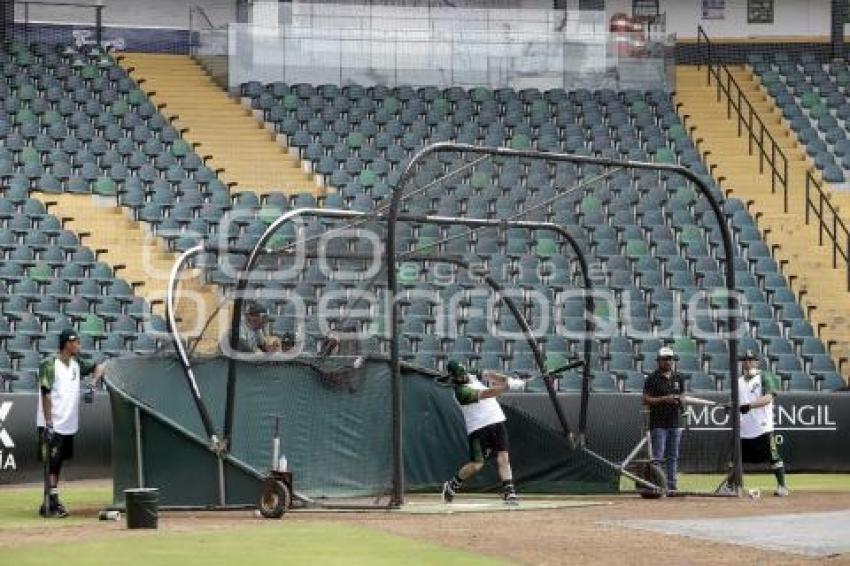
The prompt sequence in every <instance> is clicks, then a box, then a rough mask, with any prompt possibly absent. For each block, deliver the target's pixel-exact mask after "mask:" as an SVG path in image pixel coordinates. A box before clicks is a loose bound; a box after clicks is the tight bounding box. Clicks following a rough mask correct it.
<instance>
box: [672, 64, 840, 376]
mask: <svg viewBox="0 0 850 566" xmlns="http://www.w3.org/2000/svg"><path fill="white" fill-rule="evenodd" d="M735 71H736V79H739V80H740V83H741V87H742V89H744V90H746V92H747V96H750V94H752V95H753V98H754V99H755V100H753V101H752V102H753V106H754V107H755V108H756V110H757V111H758V112H759V115H760V116H761V118H762V120H763V121H764V122H765V125H766V126H768V127H769V128H770V130H771V133H772V135H773V136H774V138H775V139H776V141H777V144H778V145H779V146H780V147H781V148H782V149H783V151H784V152H785V153H786V155H787V157H788V160H789V164H788V177H789V184H788V187H789V188H788V191H789V196H788V201H789V211H788V212H787V213H785V212H784V210H783V202H782V193H781V188H780V187H777V192H776V193H775V194H774V193H772V191H771V177H770V172H769V168H767V167H765V172H764V173H763V174H760V173H759V164H758V155H757V153H754V155H752V156H750V155H749V152H748V144H747V138H746V136H743V137H740V138H739V137H738V134H737V125H736V121H735V120H734V119H732V120H730V119H727V115H726V104H725V102H723V103H718V102H717V98H716V88H715V86H714V85H712V86H710V87H709V86H707V84H706V73H705V67H703V68H702V70H701V71H698V70H697V68H696V67H693V66H679V67H677V70H676V79H677V88H676V102H677V104H679V105H680V107H679V114H680V115H681V116H682V117H683V118H684V119H685V125H686V127H688V128H689V129H691V131H692V133H691V135H692V137H693V139H694V140H695V141H696V142H697V145H698V149H699V150H700V152H705V156H706V157H705V159H706V162H707V164H708V165H709V166H710V167H711V168H712V174H713V175H714V177H715V179H718V180H720V181H721V187H722V188H723V189H724V190H725V191H726V192H727V194H729V195H730V196H734V197H737V198H739V199H741V200H743V201H744V202H745V203H747V205H748V207H749V210H750V212H751V213H752V214H753V215H754V216H755V218H756V220H757V222H758V226H759V228H760V230H761V231H762V233H763V234H764V236H765V240H766V241H767V243H768V244H769V245H770V246H771V247H772V249H773V252H774V257H775V258H776V260H777V262H778V263H779V264H780V265H781V266H782V268H783V272H784V273H785V275H786V277H787V278H788V280H789V283H790V285H791V288H792V289H793V290H794V291H795V293H796V294H797V295H798V297H799V298H800V302H801V304H802V305H803V307H804V308H805V309H806V310H807V311H808V312H809V316H810V320H811V322H812V325H813V326H814V327H815V328H816V330H817V331H818V332H819V333H820V336H821V338H823V339H824V341H825V342H826V343H827V344H828V345H829V346H830V347H831V348H830V351H831V353H832V354H833V356H834V358H835V359H836V362H839V361H840V360H841V359H842V358H845V357H849V356H850V293H848V292H847V291H846V289H847V282H846V277H847V274H846V271H845V269H843V266H842V265H841V264H840V263H839V269H833V268H832V256H831V248H829V247H826V246H819V245H818V240H817V230H816V228H815V226H814V225H810V226H806V224H805V218H804V207H803V203H804V198H805V197H804V195H805V193H804V190H805V172H806V170H807V169H808V167H809V164H808V162H807V161H806V159H805V158H804V156H803V155H801V154H800V153H799V151H798V150H797V147H796V140H795V139H794V138H793V137H792V136H791V135H789V131H788V130H787V128H785V127H784V125H783V124H782V122H781V121H780V119H779V118H780V117H779V114H778V113H776V112H774V111H772V109H771V108H770V107H769V104H768V102H769V101H766V100H765V99H764V95H763V93H762V94H761V98H759V97H758V92H759V87H758V85H755V84H754V83H753V82H752V77H750V78H749V79H747V77H746V71H745V70H744V69H743V68H738V69H736V70H735ZM734 116H735V114H734V111H733V118H734ZM848 210H850V208H848ZM848 370H850V364H845V367H843V373H844V375H845V377H846V376H847V375H848Z"/></svg>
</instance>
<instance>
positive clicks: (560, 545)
mask: <svg viewBox="0 0 850 566" xmlns="http://www.w3.org/2000/svg"><path fill="white" fill-rule="evenodd" d="M608 500H609V501H612V502H613V503H612V505H608V506H603V507H586V508H574V509H559V510H554V511H539V512H533V513H532V512H529V513H516V514H514V513H509V514H499V513H494V514H492V515H486V516H484V515H481V514H469V515H442V516H418V517H410V516H392V517H387V516H381V515H368V516H362V517H358V518H356V519H354V518H350V517H345V516H341V517H339V519H338V520H341V521H345V520H357V521H358V522H360V523H361V524H366V525H369V526H370V527H372V528H378V529H382V530H385V531H388V532H392V533H395V534H399V535H404V536H409V537H413V538H419V539H422V540H427V541H431V542H434V543H439V544H443V545H447V546H452V547H455V548H462V549H466V550H473V551H475V552H479V553H481V554H488V555H492V556H499V557H504V558H509V559H511V560H515V561H517V562H519V563H523V564H538V565H544V564H590V563H604V564H659V563H662V562H664V563H670V561H671V560H672V561H673V563H676V564H732V563H751V564H753V563H758V564H767V563H770V564H772V565H773V564H812V563H814V562H817V561H816V560H813V559H811V558H805V557H800V556H797V555H792V554H786V553H781V552H766V551H762V550H757V549H751V548H745V547H741V546H737V545H731V544H723V543H715V542H706V541H698V540H694V539H689V538H683V537H677V536H670V535H662V534H655V533H647V532H640V531H633V530H630V529H623V528H620V527H616V526H613V525H606V524H604V523H605V522H606V521H610V520H618V519H675V518H710V517H715V518H719V517H741V516H754V515H776V514H785V513H802V512H814V511H828V510H829V511H833V510H840V509H847V508H850V493H816V492H809V493H800V494H799V495H797V494H794V495H793V496H792V497H789V498H785V499H778V498H766V499H762V500H759V501H750V500H749V499H741V500H737V499H736V500H727V499H705V498H684V499H667V500H652V501H645V500H641V499H639V498H636V497H631V496H623V497H615V498H609V499H608ZM828 562H829V563H830V564H850V555H848V554H844V555H841V556H838V557H834V558H830V559H828Z"/></svg>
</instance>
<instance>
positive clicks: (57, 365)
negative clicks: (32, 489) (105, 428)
mask: <svg viewBox="0 0 850 566" xmlns="http://www.w3.org/2000/svg"><path fill="white" fill-rule="evenodd" d="M79 351H80V340H79V337H78V336H77V333H76V332H74V331H73V330H63V331H62V332H61V333H60V334H59V352H58V353H56V354H52V355H50V356H48V357H47V358H45V359H44V360H43V361H42V362H41V364H39V367H38V387H39V390H40V392H41V395H39V398H38V411H37V413H36V426H37V427H38V432H39V435H38V436H39V442H40V446H39V456H40V457H41V458H44V459H47V484H48V486H47V489H49V499H48V502H47V503H48V504H47V505H45V504H44V503H42V505H41V508H40V509H39V514H40V515H42V516H45V517H60V518H61V517H67V516H68V511H67V510H66V509H65V506H64V505H62V503H61V502H60V501H59V487H58V486H59V472H60V471H61V469H62V462H64V461H65V460H70V459H71V458H72V457H73V455H74V435H75V434H76V433H77V430H78V429H79V422H80V379H81V377H82V376H84V375H87V374H89V373H91V374H92V377H93V383H95V384H96V383H98V382H99V381H100V377H101V375H102V373H103V367H102V366H100V365H95V364H91V363H88V362H86V361H85V360H78V359H77V354H78V353H79Z"/></svg>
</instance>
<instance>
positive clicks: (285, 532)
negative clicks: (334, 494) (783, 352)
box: [0, 488, 499, 566]
mask: <svg viewBox="0 0 850 566" xmlns="http://www.w3.org/2000/svg"><path fill="white" fill-rule="evenodd" d="M40 494H41V491H40V489H39V488H20V489H18V488H11V489H4V490H2V491H0V533H2V531H4V530H6V531H9V530H16V531H20V530H22V529H25V530H29V531H30V532H32V530H35V529H42V530H43V531H44V537H43V538H42V537H38V538H37V539H33V538H32V537H28V538H26V539H25V541H26V542H22V543H20V544H17V543H14V542H13V543H12V544H11V545H9V546H6V547H5V548H2V554H1V555H2V563H4V564H15V565H16V566H25V565H30V564H62V566H78V565H79V566H84V565H85V566H87V565H93V564H119V563H124V562H125V561H126V560H127V559H128V558H129V559H131V561H132V563H133V564H158V565H165V566H170V565H176V566H192V565H194V564H198V565H204V566H216V565H222V566H232V565H233V564H262V563H263V562H266V561H272V562H274V563H284V564H346V565H349V564H352V565H358V564H368V565H373V564H375V565H382V564H386V565H396V564H403V563H410V562H411V561H414V559H415V562H416V563H417V564H439V565H441V566H449V565H455V564H457V565H477V564H499V562H498V561H497V560H494V559H490V558H486V557H481V556H478V555H475V554H472V553H465V552H460V551H457V550H454V549H448V548H442V547H439V546H436V545H432V544H427V543H423V542H419V541H415V540H411V539H407V538H404V537H400V536H394V535H391V534H387V533H383V532H379V531H376V530H372V529H369V528H366V527H359V526H354V525H350V524H347V525H342V524H337V523H332V522H327V521H313V520H311V521H310V522H297V521H286V520H284V521H273V522H270V521H259V520H258V521H257V522H256V523H250V522H249V523H248V524H247V525H246V526H239V527H236V528H233V529H227V530H226V531H222V530H221V529H218V530H210V531H206V532H168V531H162V530H161V531H134V532H120V531H119V533H120V536H112V537H103V538H100V537H89V538H88V540H86V537H85V536H83V537H82V540H75V541H72V542H67V541H63V542H56V543H51V542H50V535H49V532H50V530H51V529H65V528H66V527H69V526H70V527H73V526H79V525H81V524H86V523H88V524H90V525H97V524H98V521H97V519H94V518H92V517H91V516H89V517H70V518H68V519H63V520H61V521H60V520H51V521H46V520H44V519H42V518H40V517H38V516H36V514H35V510H36V509H37V507H38V501H39V498H40ZM62 498H63V500H64V501H65V502H66V503H67V505H68V508H69V509H71V511H72V512H73V510H74V509H75V508H76V509H83V508H86V509H97V508H100V507H102V506H105V505H106V504H108V503H110V501H111V498H112V491H111V490H110V489H108V488H97V489H92V488H69V489H65V490H63V492H62ZM104 525H105V526H109V527H113V526H114V524H113V523H105V524H104ZM7 534H9V533H7ZM117 534H118V533H117ZM3 546H5V545H3Z"/></svg>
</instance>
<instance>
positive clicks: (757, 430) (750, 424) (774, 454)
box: [738, 350, 790, 497]
mask: <svg viewBox="0 0 850 566" xmlns="http://www.w3.org/2000/svg"><path fill="white" fill-rule="evenodd" d="M740 360H741V364H742V366H743V370H744V371H743V374H742V375H741V376H740V377H739V378H738V398H739V400H740V401H739V402H740V405H739V407H740V412H741V461H742V462H744V463H748V464H765V463H770V467H771V469H772V470H773V475H774V476H776V491H774V492H773V494H774V495H776V496H777V497H785V496H787V495H789V494H790V491H789V490H788V487H787V486H786V485H785V463H784V462H783V461H782V457H781V456H780V455H779V449H778V446H777V445H776V437H775V436H774V434H773V400H774V397H775V396H776V394H777V392H778V391H779V384H778V383H777V382H776V378H775V377H774V376H773V375H771V374H766V373H762V372H761V371H760V370H759V359H758V356H757V355H756V354H755V352H753V351H752V350H747V351H746V352H745V353H744V355H743V356H741V357H740Z"/></svg>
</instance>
